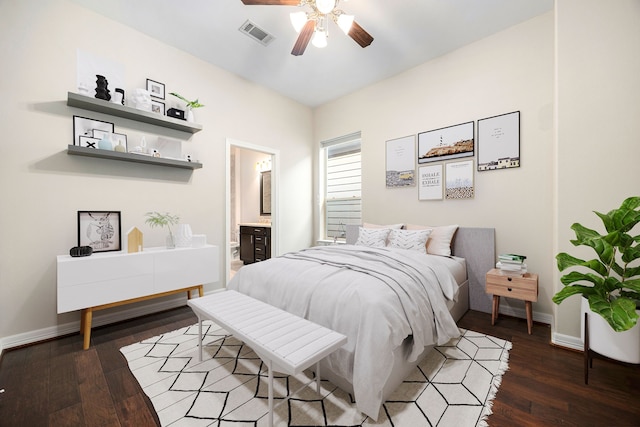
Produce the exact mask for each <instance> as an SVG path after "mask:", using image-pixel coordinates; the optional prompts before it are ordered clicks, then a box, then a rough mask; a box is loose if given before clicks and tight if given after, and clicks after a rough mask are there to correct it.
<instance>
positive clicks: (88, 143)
mask: <svg viewBox="0 0 640 427" xmlns="http://www.w3.org/2000/svg"><path fill="white" fill-rule="evenodd" d="M79 138H80V143H79V144H78V145H79V146H80V147H87V148H98V142H100V138H93V137H90V136H80V137H79Z"/></svg>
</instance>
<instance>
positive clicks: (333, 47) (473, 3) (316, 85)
mask: <svg viewBox="0 0 640 427" xmlns="http://www.w3.org/2000/svg"><path fill="white" fill-rule="evenodd" d="M73 1H74V2H75V3H77V4H80V5H82V6H85V7H87V8H89V9H91V10H94V11H95V12H98V13H100V14H102V15H105V16H107V17H109V18H111V19H114V20H116V21H119V22H122V23H123V24H125V25H128V26H130V27H133V28H136V29H137V30H139V31H141V32H143V33H145V34H147V35H149V36H151V37H153V38H156V39H158V40H160V41H162V42H164V43H166V44H169V45H172V46H175V47H177V48H179V49H181V50H183V51H186V52H189V53H191V54H192V55H194V56H196V57H199V58H201V59H203V60H205V61H207V62H209V63H211V64H214V65H217V66H219V67H221V68H224V69H226V70H228V71H230V72H232V73H234V74H237V75H239V76H242V77H244V78H245V79H247V80H250V81H253V82H255V83H258V84H260V85H263V86H266V87H269V88H271V89H273V90H275V91H277V92H279V93H281V94H283V95H285V96H288V97H290V98H292V99H295V100H297V101H299V102H300V103H302V104H305V105H308V106H310V107H315V106H318V105H322V104H324V103H326V102H328V101H331V100H333V99H336V98H339V97H340V96H343V95H346V94H348V93H350V92H353V91H355V90H357V89H359V88H362V87H365V86H367V85H370V84H372V83H375V82H377V81H380V80H383V79H385V78H388V77H390V76H393V75H396V74H398V73H400V72H402V71H405V70H407V69H409V68H412V67H415V66H417V65H419V64H422V63H424V62H426V61H428V60H430V59H433V58H435V57H438V56H441V55H443V54H445V53H447V52H450V51H452V50H455V49H457V48H459V47H461V46H464V45H466V44H469V43H472V42H473V41H475V40H479V39H481V38H484V37H487V36H489V35H491V34H494V33H496V32H498V31H501V30H503V29H505V28H508V27H510V26H513V25H515V24H518V23H520V22H523V21H525V20H527V19H530V18H532V17H535V16H537V15H540V14H542V13H545V12H547V11H549V10H551V9H552V7H553V0H348V1H347V0H342V1H340V4H339V8H340V9H342V10H344V11H345V12H346V13H348V14H352V15H355V20H356V22H358V23H359V24H360V25H361V26H362V27H363V28H364V29H365V30H366V31H367V32H369V33H370V34H371V35H372V36H373V37H374V41H373V43H372V44H371V45H370V46H369V47H367V48H364V49H363V48H361V47H360V46H359V45H357V44H356V43H355V42H354V41H353V40H352V39H351V38H350V37H348V36H346V35H345V34H344V33H342V31H341V30H340V29H339V28H338V27H337V26H336V25H335V24H334V23H330V25H329V31H330V32H329V44H328V46H327V47H326V48H324V49H318V48H316V47H314V46H312V45H311V44H309V46H308V47H307V50H306V51H305V53H304V55H302V56H298V57H295V56H293V55H291V49H292V48H293V45H294V43H295V41H296V38H297V34H296V33H295V31H294V30H293V28H292V27H291V23H290V21H289V13H290V12H293V11H297V10H299V9H300V8H299V7H297V6H245V5H244V4H242V2H241V0H109V1H105V0H73ZM247 19H249V20H251V21H253V22H254V23H255V24H256V25H257V26H258V27H261V28H262V29H264V30H266V31H267V32H269V33H271V34H272V35H274V36H275V40H274V41H273V42H272V43H271V44H269V45H268V46H266V47H265V46H263V45H262V44H260V43H258V42H256V41H254V40H252V39H251V38H249V37H247V36H246V35H244V34H242V33H241V32H240V31H238V29H239V28H240V26H241V25H242V24H243V23H244V22H245V21H246V20H247ZM470 66H473V64H470Z"/></svg>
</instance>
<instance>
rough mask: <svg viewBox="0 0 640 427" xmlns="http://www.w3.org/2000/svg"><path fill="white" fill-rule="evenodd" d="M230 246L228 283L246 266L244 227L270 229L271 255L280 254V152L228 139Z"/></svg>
mask: <svg viewBox="0 0 640 427" xmlns="http://www.w3.org/2000/svg"><path fill="white" fill-rule="evenodd" d="M226 148H227V150H226V169H227V173H226V179H227V183H226V227H225V229H226V242H227V245H226V246H227V248H226V249H227V250H226V251H225V257H224V260H225V261H224V262H225V272H226V280H227V282H228V281H229V280H230V279H231V277H233V275H234V274H235V272H236V271H237V270H238V269H239V268H241V267H242V266H243V265H244V263H245V262H244V261H243V260H241V259H240V258H241V246H240V242H241V239H240V227H241V226H246V225H249V224H250V225H252V226H254V225H255V226H261V227H268V228H269V230H270V241H269V245H270V253H272V254H274V256H275V254H277V247H278V230H279V227H278V226H277V218H278V215H277V207H278V203H277V200H278V192H277V182H278V169H277V166H278V154H279V152H278V150H274V149H272V148H269V147H263V146H259V145H255V144H251V143H247V142H243V141H238V140H233V139H227V147H226Z"/></svg>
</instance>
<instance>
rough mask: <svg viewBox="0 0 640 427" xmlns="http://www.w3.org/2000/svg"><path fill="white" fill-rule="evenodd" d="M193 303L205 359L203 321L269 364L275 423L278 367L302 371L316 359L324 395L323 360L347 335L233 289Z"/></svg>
mask: <svg viewBox="0 0 640 427" xmlns="http://www.w3.org/2000/svg"><path fill="white" fill-rule="evenodd" d="M188 304H189V306H190V307H191V308H192V309H193V311H194V313H195V314H196V315H197V316H198V334H199V347H200V361H202V321H203V320H213V321H214V322H215V323H217V324H218V325H220V326H221V327H223V328H224V329H226V330H227V331H228V332H229V333H230V334H232V335H233V336H234V337H236V338H238V339H239V340H241V341H243V342H244V343H246V344H247V345H248V346H249V347H251V349H253V351H254V352H255V353H256V354H257V355H258V356H259V357H260V358H261V359H262V360H263V361H264V362H265V364H266V365H267V368H268V371H269V426H273V409H274V407H273V371H276V372H281V373H284V374H287V375H297V374H299V373H300V372H302V371H304V370H305V369H307V368H308V367H310V366H311V365H313V364H314V363H315V364H316V375H315V377H316V390H317V392H318V393H320V363H319V362H320V360H322V359H323V358H324V357H326V356H328V355H329V354H331V353H333V352H334V351H335V350H337V349H338V348H340V347H342V345H343V344H345V343H346V342H347V337H346V336H345V335H342V334H340V333H338V332H335V331H332V330H331V329H328V328H325V327H324V326H320V325H318V324H315V323H313V322H310V321H309V320H306V319H303V318H301V317H298V316H296V315H294V314H291V313H288V312H286V311H284V310H281V309H279V308H277V307H274V306H272V305H269V304H266V303H264V302H262V301H259V300H256V299H254V298H251V297H249V296H247V295H244V294H241V293H239V292H236V291H232V290H227V291H223V292H218V293H215V294H211V295H208V296H205V297H202V298H196V299H191V300H189V301H188ZM305 386H306V384H305ZM287 398H288V396H287ZM285 401H286V400H285Z"/></svg>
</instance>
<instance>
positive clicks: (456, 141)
mask: <svg viewBox="0 0 640 427" xmlns="http://www.w3.org/2000/svg"><path fill="white" fill-rule="evenodd" d="M473 153H474V135H473V122H467V123H461V124H459V125H454V126H448V127H445V128H440V129H435V130H430V131H427V132H422V133H419V134H418V163H429V162H437V161H440V160H450V159H457V158H461V157H469V156H473Z"/></svg>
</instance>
